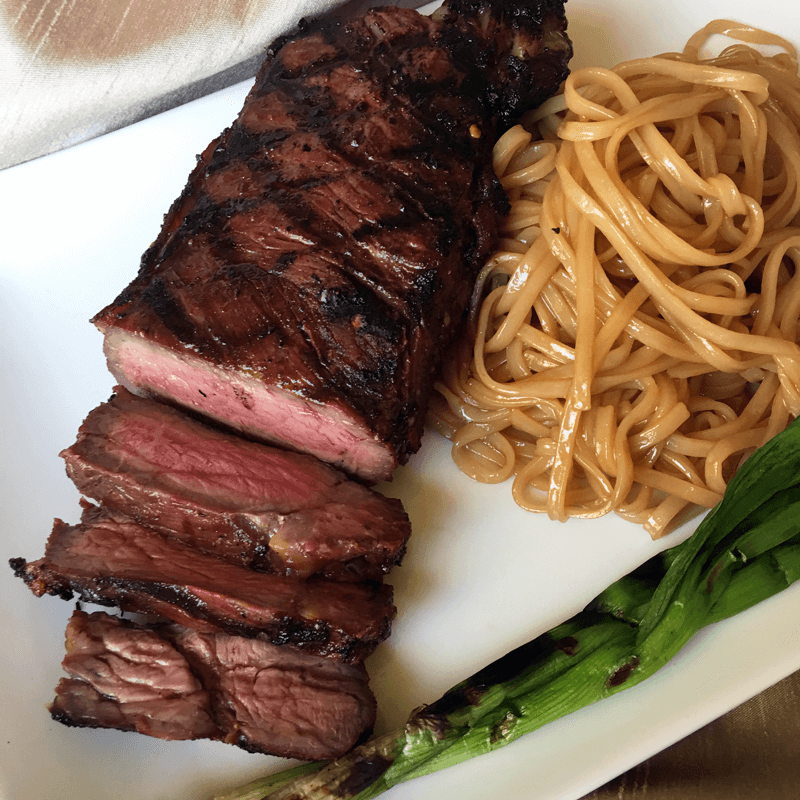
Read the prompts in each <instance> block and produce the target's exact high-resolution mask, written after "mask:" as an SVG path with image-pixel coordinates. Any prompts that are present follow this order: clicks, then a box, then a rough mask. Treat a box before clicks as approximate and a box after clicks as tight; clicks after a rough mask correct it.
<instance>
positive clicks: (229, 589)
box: [9, 504, 396, 662]
mask: <svg viewBox="0 0 800 800" xmlns="http://www.w3.org/2000/svg"><path fill="white" fill-rule="evenodd" d="M87 505H88V504H87ZM9 564H10V566H11V568H12V569H13V570H14V572H15V574H16V575H17V576H18V577H20V578H22V579H23V580H24V581H25V583H26V584H27V585H28V587H29V588H30V589H31V591H32V592H33V593H34V594H35V595H37V596H42V595H43V594H51V595H55V596H58V597H62V598H64V599H70V598H71V597H72V596H73V595H78V596H79V597H80V598H81V599H83V600H85V601H86V602H90V603H97V604H99V605H106V606H118V607H120V608H121V609H123V610H125V611H131V612H138V613H143V614H156V615H158V616H162V617H166V618H167V619H171V620H173V621H175V622H178V623H180V624H183V625H186V626H187V627H192V628H196V629H197V630H202V631H211V632H213V631H224V632H227V633H231V634H239V635H243V636H249V637H259V638H263V639H265V640H267V641H270V642H272V643H273V644H279V645H290V646H292V647H296V648H298V649H300V650H302V651H303V652H307V653H313V654H315V655H321V656H328V657H331V658H337V659H340V660H342V661H347V662H357V661H361V660H362V659H363V658H365V657H366V656H367V655H369V654H370V653H371V652H372V651H373V650H374V649H375V647H376V646H377V645H378V643H379V642H381V641H383V640H384V639H385V638H386V637H387V636H388V635H389V633H390V630H391V621H392V619H393V618H394V615H395V611H396V610H395V608H394V606H393V605H392V589H391V587H390V586H387V585H385V584H381V583H336V582H332V581H327V580H324V579H309V580H307V581H304V580H300V579H297V578H289V577H285V576H280V575H271V574H268V573H263V572H256V571H254V570H250V569H247V568H244V567H241V566H236V565H233V564H230V563H228V562H226V561H222V560H221V559H218V558H216V557H214V556H209V555H207V554H204V553H200V552H198V551H197V550H195V549H194V548H191V547H188V546H186V545H184V544H183V543H181V542H179V541H177V540H174V539H170V538H168V537H165V536H162V535H161V534H159V533H157V532H155V531H153V530H151V529H149V528H145V527H143V526H141V525H138V524H137V523H136V522H134V521H133V520H131V519H128V518H126V517H123V516H122V515H118V514H114V513H113V512H110V511H108V510H107V509H102V508H97V507H94V506H91V505H88V507H87V508H86V510H85V511H84V514H83V518H82V521H81V524H80V525H74V526H70V525H67V524H66V523H64V522H62V521H61V520H56V521H55V524H54V526H53V531H52V533H51V534H50V537H49V539H48V542H47V546H46V548H45V556H44V558H41V559H39V560H38V561H33V562H26V561H25V560H24V559H22V558H15V559H11V560H10V561H9Z"/></svg>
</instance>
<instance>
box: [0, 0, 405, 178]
mask: <svg viewBox="0 0 800 800" xmlns="http://www.w3.org/2000/svg"><path fill="white" fill-rule="evenodd" d="M374 4H375V3H374V2H372V3H370V2H365V1H364V0H350V2H349V3H347V4H343V0H2V2H0V169H3V168H6V167H10V166H12V165H15V164H19V163H22V162H25V161H29V160H30V159H33V158H36V157H38V156H41V155H45V154H47V153H51V152H54V151H56V150H60V149H62V148H64V147H68V146H70V145H73V144H76V143H78V142H82V141H86V140H87V139H91V138H92V137H94V136H98V135H100V134H103V133H107V132H108V131H111V130H114V129H116V128H120V127H123V126H125V125H129V124H131V123H132V122H135V121H137V120H139V119H143V118H144V117H147V116H151V115H153V114H157V113H159V112H161V111H165V110H166V109H168V108H172V107H174V106H177V105H180V104H181V103H185V102H187V101H189V100H193V99H195V98H196V97H200V96H202V95H204V94H208V93H209V92H212V91H216V90H217V89H222V88H224V87H226V86H229V85H231V84H233V83H236V82H238V81H241V80H245V79H247V78H250V77H252V76H253V75H254V74H255V72H256V70H257V68H258V65H259V63H260V62H261V60H262V58H263V53H264V48H265V47H266V46H267V45H269V43H270V42H271V41H272V40H273V39H275V37H276V36H279V35H280V34H281V33H284V32H285V31H287V30H289V29H291V28H292V27H293V26H294V25H295V24H296V23H297V21H298V20H299V19H300V18H301V17H310V16H316V15H319V14H324V13H334V14H336V13H339V14H341V13H349V14H352V13H358V12H359V11H363V10H364V9H366V8H367V7H369V6H370V5H374ZM395 4H397V5H405V6H411V7H414V6H418V5H421V0H420V2H416V1H415V0H400V2H397V3H395Z"/></svg>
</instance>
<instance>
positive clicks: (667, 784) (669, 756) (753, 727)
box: [584, 672, 800, 800]
mask: <svg viewBox="0 0 800 800" xmlns="http://www.w3.org/2000/svg"><path fill="white" fill-rule="evenodd" d="M798 797H800V672H795V673H794V674H793V675H790V676H789V677H788V678H786V679H785V680H783V681H781V682H780V683H777V684H776V685H775V686H772V687H771V688H769V689H767V690H766V691H765V692H762V693H761V694H759V695H757V696H756V697H754V698H752V699H751V700H749V701H748V702H746V703H744V704H743V705H741V706H739V707H738V708H735V709H734V710H733V711H730V712H729V713H728V714H726V715H725V716H724V717H721V718H720V719H718V720H715V721H714V722H712V723H710V724H709V725H707V726H706V727H704V728H701V729H700V730H698V731H696V732H695V733H693V734H691V735H690V736H687V737H686V738H685V739H683V740H681V741H680V742H678V743H677V744H674V745H673V746H672V747H669V748H667V749H666V750H664V751H663V752H661V753H658V754H657V755H655V756H653V757H652V758H650V759H648V760H647V761H645V762H644V763H642V764H639V765H638V766H637V767H634V768H633V769H631V770H629V771H628V772H626V773H625V774H623V775H620V776H619V777H618V778H616V779H615V780H613V781H611V782H609V783H607V784H606V785H605V786H603V787H601V788H599V789H597V790H596V791H594V792H591V793H590V794H588V795H586V797H585V798H584V800H717V798H719V800H794V798H798Z"/></svg>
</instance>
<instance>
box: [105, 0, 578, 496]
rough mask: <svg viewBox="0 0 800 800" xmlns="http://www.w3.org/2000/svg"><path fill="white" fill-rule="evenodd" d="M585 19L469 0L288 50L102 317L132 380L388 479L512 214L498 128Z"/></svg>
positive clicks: (556, 80) (541, 91)
mask: <svg viewBox="0 0 800 800" xmlns="http://www.w3.org/2000/svg"><path fill="white" fill-rule="evenodd" d="M565 31H566V21H565V18H564V9H563V0H539V1H538V2H535V1H534V2H530V3H525V4H522V6H517V4H516V3H511V2H508V0H469V1H468V0H464V2H459V0H452V2H450V3H449V4H448V5H447V6H446V7H445V8H444V9H443V10H441V13H439V14H438V15H437V18H435V19H434V18H431V17H425V16H422V15H420V14H419V13H417V12H416V11H412V10H409V9H399V8H380V9H373V10H371V11H369V12H368V13H367V14H366V15H365V16H363V17H361V18H359V19H356V20H354V21H351V22H347V23H345V22H341V21H324V22H323V21H319V22H314V23H309V24H304V25H302V26H301V28H300V30H299V31H298V32H296V33H294V34H291V35H289V36H286V37H283V38H282V39H280V40H279V41H277V42H276V43H274V44H273V45H272V47H271V48H270V49H269V50H268V54H267V58H266V60H265V62H264V64H263V66H262V68H261V70H260V72H259V74H258V76H257V78H256V82H255V85H254V87H253V89H252V91H251V92H250V94H249V95H248V97H247V99H246V101H245V104H244V107H243V109H242V110H241V112H240V114H239V116H238V118H237V119H236V120H235V121H234V122H233V124H232V125H231V127H230V128H228V129H227V130H226V131H224V132H223V133H222V135H221V136H220V137H219V138H218V139H216V140H215V141H214V142H212V143H211V144H210V145H209V146H208V148H207V149H206V150H205V152H204V153H203V154H202V155H201V156H200V158H199V159H198V164H197V166H196V168H195V170H194V171H193V172H192V174H191V175H190V177H189V181H188V184H187V186H186V188H185V189H184V191H183V193H182V195H181V196H180V197H179V198H178V199H177V200H176V201H175V203H174V204H173V206H172V208H171V209H170V211H169V213H168V214H167V216H166V218H165V221H164V226H163V228H162V230H161V233H160V235H159V236H158V237H157V239H156V241H155V242H154V244H153V245H152V246H151V248H150V249H149V250H148V251H147V252H146V253H145V254H144V256H143V259H142V263H141V267H140V270H139V274H138V276H137V277H136V278H135V279H134V280H133V282H132V283H131V284H130V285H129V286H128V287H127V288H126V289H125V290H124V291H123V292H122V293H121V294H120V295H119V296H118V297H117V298H116V300H114V301H113V302H112V303H111V304H110V305H109V306H107V307H106V308H105V309H103V310H102V311H101V312H99V313H98V314H97V315H96V316H95V317H94V319H93V321H94V323H95V324H96V325H97V327H98V328H99V329H100V330H101V331H102V332H103V333H104V348H105V353H106V357H107V362H108V366H109V368H110V370H111V372H112V373H113V374H114V376H115V377H116V379H117V381H118V383H120V384H122V385H124V386H126V387H127V388H128V389H130V390H131V391H133V392H136V393H138V394H146V395H152V396H157V397H161V398H164V399H168V400H169V401H171V402H173V403H175V404H178V405H181V406H185V407H188V408H190V409H193V410H195V411H197V412H199V413H201V414H203V415H206V416H208V417H211V418H213V419H215V420H217V421H219V422H221V423H223V424H225V425H227V426H229V427H231V428H232V429H234V430H236V431H238V432H242V433H244V434H246V435H247V436H249V437H251V438H256V439H260V440H264V441H268V442H276V443H279V444H281V445H282V446H285V447H288V448H290V449H293V450H298V451H303V452H308V453H311V454H313V455H315V456H317V457H318V458H321V459H323V460H325V461H329V462H332V463H334V464H336V465H338V466H340V467H341V468H342V469H344V470H345V471H346V472H347V473H348V474H351V475H355V476H358V477H360V478H361V479H362V480H364V481H365V482H370V483H372V482H377V481H381V480H385V479H388V478H389V477H390V476H391V474H392V471H393V469H394V467H395V466H396V465H397V464H398V463H404V462H405V461H406V460H407V459H408V457H409V455H410V454H411V453H413V452H414V451H416V450H417V449H418V447H419V444H420V438H421V435H422V430H423V423H424V418H425V413H426V409H427V405H428V401H429V397H430V394H431V391H432V385H433V380H434V377H435V374H436V371H437V369H438V366H439V362H440V358H441V354H442V352H443V350H444V349H445V347H446V345H447V344H448V343H449V342H450V340H451V339H452V337H453V334H454V332H455V331H456V329H457V327H458V325H459V323H460V320H461V319H462V317H463V313H464V311H465V309H466V306H467V303H468V300H469V297H470V293H471V289H472V285H473V282H474V279H475V276H476V275H477V273H478V271H479V270H480V268H481V267H482V265H483V263H484V261H485V260H486V258H487V257H488V255H489V254H490V252H491V250H492V249H493V246H494V243H495V241H496V233H497V224H498V221H499V219H500V218H501V216H502V215H503V214H504V213H505V212H506V210H507V207H508V205H507V199H506V197H505V194H504V192H503V190H502V188H501V186H500V184H499V182H498V180H497V178H496V176H495V175H494V172H493V170H492V142H493V140H494V138H495V134H496V133H497V131H498V127H499V126H502V125H505V124H507V122H508V121H510V119H511V118H512V117H513V116H514V115H515V114H518V113H520V112H521V111H524V110H525V108H526V107H527V106H531V105H535V104H536V103H538V102H541V101H542V100H544V99H545V98H546V97H548V96H550V95H551V94H553V93H554V92H555V91H556V90H557V88H558V86H559V85H560V83H561V81H562V80H563V79H564V77H565V76H566V74H567V63H568V61H569V58H570V55H571V52H572V51H571V45H570V42H569V39H568V38H567V36H566V32H565Z"/></svg>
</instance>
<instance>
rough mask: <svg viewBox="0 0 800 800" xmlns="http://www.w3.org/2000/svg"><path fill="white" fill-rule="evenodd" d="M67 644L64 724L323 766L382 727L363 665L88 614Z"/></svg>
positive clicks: (61, 699) (72, 625)
mask: <svg viewBox="0 0 800 800" xmlns="http://www.w3.org/2000/svg"><path fill="white" fill-rule="evenodd" d="M66 645H67V654H66V656H65V658H64V660H63V662H62V666H63V667H64V670H65V672H66V673H67V674H68V675H69V676H70V677H68V678H62V680H61V681H60V683H59V684H58V686H57V687H56V697H55V700H54V701H53V703H52V704H51V706H50V714H51V715H52V717H53V718H54V719H56V720H57V721H59V722H62V723H64V724H65V725H74V726H80V727H94V728H117V729H119V730H125V731H137V732H139V733H143V734H146V735H148V736H155V737H158V738H160V739H219V740H222V741H225V742H228V743H229V744H236V745H238V746H239V747H243V748H244V749H246V750H250V751H252V752H260V753H269V754H271V755H276V756H285V757H288V758H300V759H307V760H315V759H323V758H335V757H337V756H339V755H341V754H343V753H345V752H346V751H347V750H349V749H350V748H351V747H353V746H355V745H356V744H357V743H358V742H359V741H360V740H361V739H362V738H364V737H365V736H367V735H368V734H369V733H370V732H371V731H372V727H373V725H374V724H375V717H376V709H377V707H376V702H375V697H374V695H373V694H372V691H371V690H370V688H369V679H368V676H367V672H366V670H365V669H364V667H363V665H362V664H358V665H350V664H342V663H341V662H338V661H334V660H332V659H329V658H319V657H317V656H309V655H305V654H303V653H298V652H297V651H295V650H292V649H291V648H286V647H276V646H275V645H271V644H269V643H267V642H264V641H262V640H258V639H245V638H242V637H240V636H230V635H228V634H226V633H200V632H199V631H196V630H192V629H190V628H185V627H183V626H182V625H176V624H174V623H173V624H164V623H157V624H137V623H134V622H131V621H129V620H123V619H120V618H118V617H113V616H109V615H108V614H104V613H103V612H95V613H92V614H87V613H86V612H84V611H80V610H77V611H75V612H74V613H73V615H72V618H71V619H70V622H69V624H68V626H67V633H66Z"/></svg>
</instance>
